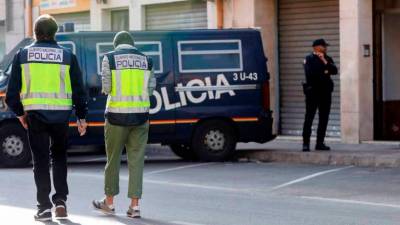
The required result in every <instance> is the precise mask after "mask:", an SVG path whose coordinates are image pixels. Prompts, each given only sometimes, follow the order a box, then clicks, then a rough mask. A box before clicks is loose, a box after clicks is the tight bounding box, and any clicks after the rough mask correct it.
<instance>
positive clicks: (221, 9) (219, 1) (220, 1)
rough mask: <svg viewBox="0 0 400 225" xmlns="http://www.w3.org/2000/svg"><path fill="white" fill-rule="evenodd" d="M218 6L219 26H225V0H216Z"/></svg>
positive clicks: (221, 27)
mask: <svg viewBox="0 0 400 225" xmlns="http://www.w3.org/2000/svg"><path fill="white" fill-rule="evenodd" d="M215 1H216V7H217V28H218V29H223V28H224V1H223V0H215Z"/></svg>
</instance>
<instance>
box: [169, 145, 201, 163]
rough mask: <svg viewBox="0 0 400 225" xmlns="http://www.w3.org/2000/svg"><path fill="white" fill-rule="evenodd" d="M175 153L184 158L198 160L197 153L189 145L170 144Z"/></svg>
mask: <svg viewBox="0 0 400 225" xmlns="http://www.w3.org/2000/svg"><path fill="white" fill-rule="evenodd" d="M169 147H170V148H171V150H172V152H173V153H175V155H177V156H179V157H181V158H182V159H184V160H190V161H193V160H196V155H195V154H194V152H193V150H192V149H191V148H190V147H189V146H187V145H182V144H173V145H170V146H169Z"/></svg>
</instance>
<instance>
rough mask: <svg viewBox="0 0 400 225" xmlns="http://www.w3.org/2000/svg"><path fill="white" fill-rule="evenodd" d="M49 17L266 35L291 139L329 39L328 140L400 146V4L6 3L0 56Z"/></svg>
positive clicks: (92, 26) (242, 0)
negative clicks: (314, 59) (309, 66)
mask: <svg viewBox="0 0 400 225" xmlns="http://www.w3.org/2000/svg"><path fill="white" fill-rule="evenodd" d="M10 2H11V3H10ZM29 5H31V7H27V6H29ZM24 7H25V11H21V10H19V9H21V8H24ZM29 8H31V11H29ZM2 11H5V13H2ZM7 12H12V13H7ZM29 13H30V14H29ZM43 13H49V14H52V15H53V16H54V17H55V18H56V19H57V20H58V21H59V22H60V25H62V24H63V23H65V22H72V23H74V24H75V28H76V29H75V30H92V31H110V30H113V31H119V30H160V29H161V30H168V29H207V28H208V29H215V28H227V29H229V28H249V27H254V28H257V29H260V31H261V33H262V36H263V43H264V50H265V53H266V55H267V57H268V59H269V60H268V62H267V65H268V68H269V71H270V74H271V81H270V87H271V104H272V108H273V110H274V120H275V124H274V130H275V132H276V133H277V134H280V135H290V136H299V135H301V132H302V123H303V118H304V112H305V104H304V96H303V93H302V90H301V82H302V81H303V80H304V72H303V68H302V64H303V59H304V57H305V56H306V55H307V54H309V53H310V52H311V51H312V49H311V43H312V41H313V40H314V39H317V38H325V39H326V40H327V41H328V42H329V43H330V44H331V46H330V47H329V54H330V55H331V56H333V58H334V60H335V62H336V63H337V65H338V67H339V68H340V74H339V76H335V77H334V78H333V79H334V83H335V91H334V93H333V103H332V111H331V116H330V121H329V127H328V136H330V137H335V138H341V139H342V140H343V141H345V142H349V143H358V142H361V141H369V140H400V89H399V88H398V87H399V86H400V75H399V74H398V72H397V71H400V68H399V67H400V66H399V65H400V64H399V63H397V61H398V60H399V59H400V55H399V54H400V42H399V41H398V40H399V38H400V24H399V23H400V0H307V1H300V0H41V1H40V0H31V1H29V0H25V1H24V0H13V1H8V0H0V30H1V29H4V30H5V35H3V37H1V35H0V53H1V45H2V40H4V43H5V44H3V46H5V47H4V48H5V49H6V51H7V50H9V49H10V48H12V46H13V45H15V42H18V41H19V40H21V39H22V38H23V37H24V36H26V35H28V36H29V32H31V30H30V28H29V27H30V26H29V24H32V21H33V20H34V18H36V17H37V16H38V15H40V14H43ZM24 14H25V15H28V16H25V17H24ZM29 15H31V16H29ZM27 17H28V19H27ZM24 18H25V20H24ZM29 18H31V20H29ZM10 20H11V21H13V22H8V21H10ZM2 21H3V22H2ZM24 21H25V22H24Z"/></svg>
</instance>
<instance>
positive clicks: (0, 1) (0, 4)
mask: <svg viewBox="0 0 400 225" xmlns="http://www.w3.org/2000/svg"><path fill="white" fill-rule="evenodd" d="M5 19H6V0H0V20H5Z"/></svg>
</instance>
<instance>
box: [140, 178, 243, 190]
mask: <svg viewBox="0 0 400 225" xmlns="http://www.w3.org/2000/svg"><path fill="white" fill-rule="evenodd" d="M144 182H145V183H150V184H161V185H170V186H179V187H188V188H199V189H207V190H216V191H229V192H240V193H246V192H249V193H250V190H249V189H244V188H228V187H220V186H210V185H201V184H190V183H180V182H174V181H160V180H150V179H144Z"/></svg>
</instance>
